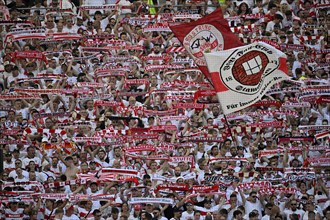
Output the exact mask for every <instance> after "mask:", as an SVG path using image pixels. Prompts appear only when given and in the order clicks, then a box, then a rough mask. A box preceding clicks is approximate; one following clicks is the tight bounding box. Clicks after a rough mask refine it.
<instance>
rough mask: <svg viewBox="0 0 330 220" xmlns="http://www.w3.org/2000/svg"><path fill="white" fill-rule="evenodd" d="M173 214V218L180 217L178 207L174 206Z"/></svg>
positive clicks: (180, 212)
mask: <svg viewBox="0 0 330 220" xmlns="http://www.w3.org/2000/svg"><path fill="white" fill-rule="evenodd" d="M173 214H174V218H175V219H180V218H181V215H182V211H181V210H180V209H178V208H175V209H174V210H173Z"/></svg>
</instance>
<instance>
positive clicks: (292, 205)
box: [290, 199, 298, 211]
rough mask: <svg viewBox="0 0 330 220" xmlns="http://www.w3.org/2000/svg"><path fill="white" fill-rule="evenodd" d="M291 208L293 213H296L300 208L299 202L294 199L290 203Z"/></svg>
mask: <svg viewBox="0 0 330 220" xmlns="http://www.w3.org/2000/svg"><path fill="white" fill-rule="evenodd" d="M290 208H291V210H292V211H296V210H297V208H298V203H297V200H295V199H293V200H291V202H290Z"/></svg>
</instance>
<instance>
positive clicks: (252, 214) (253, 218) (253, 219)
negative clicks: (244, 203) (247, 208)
mask: <svg viewBox="0 0 330 220" xmlns="http://www.w3.org/2000/svg"><path fill="white" fill-rule="evenodd" d="M249 220H259V215H258V213H256V212H253V211H252V212H250V213H249Z"/></svg>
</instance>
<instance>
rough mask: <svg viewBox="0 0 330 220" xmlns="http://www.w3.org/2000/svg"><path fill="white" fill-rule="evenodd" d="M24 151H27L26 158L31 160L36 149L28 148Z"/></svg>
mask: <svg viewBox="0 0 330 220" xmlns="http://www.w3.org/2000/svg"><path fill="white" fill-rule="evenodd" d="M26 151H27V156H28V157H29V158H33V157H35V156H36V149H35V147H34V146H29V147H28V148H27V149H26Z"/></svg>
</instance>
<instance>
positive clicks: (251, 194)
mask: <svg viewBox="0 0 330 220" xmlns="http://www.w3.org/2000/svg"><path fill="white" fill-rule="evenodd" d="M250 198H251V201H252V202H253V203H255V202H257V198H258V196H257V193H256V192H255V191H252V192H250Z"/></svg>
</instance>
